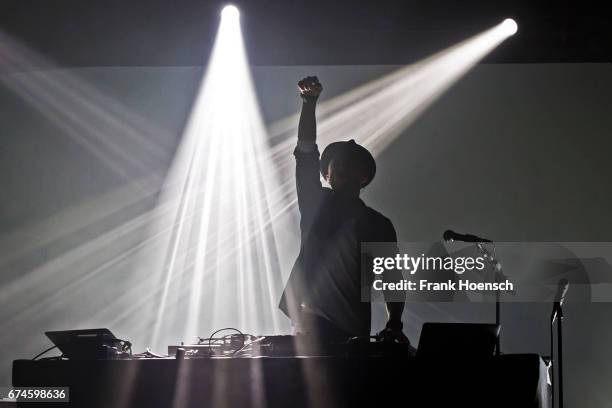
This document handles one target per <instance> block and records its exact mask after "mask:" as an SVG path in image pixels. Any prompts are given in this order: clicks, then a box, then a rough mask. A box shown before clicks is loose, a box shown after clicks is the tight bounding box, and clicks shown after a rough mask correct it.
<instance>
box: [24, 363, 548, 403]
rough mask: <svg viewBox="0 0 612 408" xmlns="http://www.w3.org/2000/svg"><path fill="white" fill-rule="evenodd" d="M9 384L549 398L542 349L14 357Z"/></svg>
mask: <svg viewBox="0 0 612 408" xmlns="http://www.w3.org/2000/svg"><path fill="white" fill-rule="evenodd" d="M13 386H16V387H17V386H20V387H26V386H49V387H52V386H53V387H59V386H65V387H69V388H70V402H68V403H65V402H64V403H48V402H47V403H40V404H38V403H32V402H29V403H23V404H18V406H24V407H28V408H36V407H38V406H40V407H45V408H55V407H62V408H69V407H87V408H97V407H105V408H108V407H125V408H129V407H152V408H156V407H241V408H242V407H245V408H247V407H254V408H255V407H291V408H298V407H355V406H377V407H378V406H390V405H393V406H406V407H421V406H423V407H425V406H427V407H435V406H457V407H459V406H470V407H474V406H477V407H478V406H481V407H485V406H486V407H548V406H549V404H550V387H549V385H548V381H547V369H546V365H545V363H544V361H543V360H542V359H541V357H540V356H538V355H536V354H510V355H502V356H498V357H491V358H485V359H466V358H462V359H448V358H446V359H435V358H415V357H412V358H405V357H401V358H397V357H396V358H392V357H365V356H362V357H360V356H351V357H250V358H244V357H243V358H206V359H186V360H176V359H171V358H167V359H126V360H92V361H71V360H42V361H32V360H15V361H14V362H13Z"/></svg>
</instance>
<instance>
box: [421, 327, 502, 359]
mask: <svg viewBox="0 0 612 408" xmlns="http://www.w3.org/2000/svg"><path fill="white" fill-rule="evenodd" d="M499 331H500V326H499V325H497V324H488V323H430V322H428V323H424V324H423V328H422V330H421V337H420V339H419V347H418V349H417V357H427V358H433V357H435V358H440V357H443V358H474V357H475V358H483V357H484V358H486V357H491V356H492V355H493V352H494V351H495V345H496V343H497V337H498V336H499Z"/></svg>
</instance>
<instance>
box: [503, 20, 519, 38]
mask: <svg viewBox="0 0 612 408" xmlns="http://www.w3.org/2000/svg"><path fill="white" fill-rule="evenodd" d="M502 27H503V29H504V31H505V32H506V33H507V34H508V35H514V34H515V33H516V31H517V30H518V25H517V24H516V21H514V20H513V19H511V18H507V19H505V20H504V21H503V22H502Z"/></svg>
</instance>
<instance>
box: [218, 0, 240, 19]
mask: <svg viewBox="0 0 612 408" xmlns="http://www.w3.org/2000/svg"><path fill="white" fill-rule="evenodd" d="M221 17H222V18H227V19H233V20H237V19H238V18H239V17H240V12H239V11H238V7H236V6H234V5H231V4H230V5H228V6H225V7H223V10H221Z"/></svg>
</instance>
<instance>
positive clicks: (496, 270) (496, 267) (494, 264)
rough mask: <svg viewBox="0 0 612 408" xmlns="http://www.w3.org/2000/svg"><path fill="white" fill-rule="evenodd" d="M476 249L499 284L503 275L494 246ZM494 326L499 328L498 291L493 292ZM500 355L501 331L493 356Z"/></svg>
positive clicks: (482, 244)
mask: <svg viewBox="0 0 612 408" xmlns="http://www.w3.org/2000/svg"><path fill="white" fill-rule="evenodd" d="M476 247H477V248H478V250H479V251H480V253H481V254H482V255H483V257H484V258H485V259H486V260H488V261H489V263H490V264H491V268H492V269H493V274H494V275H493V276H494V281H495V283H499V282H500V281H499V278H500V275H502V276H503V274H502V273H501V271H500V268H501V264H500V263H499V262H498V261H497V260H496V259H495V244H493V250H492V251H490V250H489V249H487V248H486V247H485V243H484V242H478V243H477V244H476ZM495 324H496V325H497V327H499V328H501V302H500V293H499V289H497V290H496V291H495ZM500 354H501V330H500V332H499V334H498V335H497V339H496V340H495V355H496V356H499V355H500Z"/></svg>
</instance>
